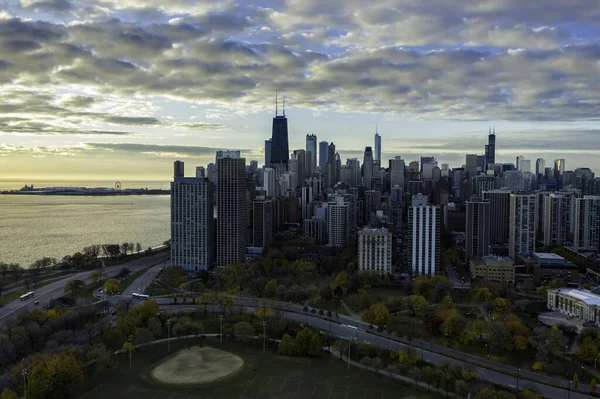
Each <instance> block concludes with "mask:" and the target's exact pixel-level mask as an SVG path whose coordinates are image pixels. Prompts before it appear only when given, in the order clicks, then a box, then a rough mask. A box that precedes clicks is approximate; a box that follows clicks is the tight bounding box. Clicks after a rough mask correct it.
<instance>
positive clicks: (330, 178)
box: [327, 142, 337, 187]
mask: <svg viewBox="0 0 600 399" xmlns="http://www.w3.org/2000/svg"><path fill="white" fill-rule="evenodd" d="M335 183H337V175H336V163H335V144H334V143H333V142H331V143H329V145H328V146H327V185H328V186H330V187H331V186H333V185H334V184H335Z"/></svg>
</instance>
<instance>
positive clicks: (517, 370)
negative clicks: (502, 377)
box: [517, 369, 521, 392]
mask: <svg viewBox="0 0 600 399" xmlns="http://www.w3.org/2000/svg"><path fill="white" fill-rule="evenodd" d="M519 371H521V369H517V392H518V391H519Z"/></svg>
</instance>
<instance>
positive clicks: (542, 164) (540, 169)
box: [535, 158, 546, 178]
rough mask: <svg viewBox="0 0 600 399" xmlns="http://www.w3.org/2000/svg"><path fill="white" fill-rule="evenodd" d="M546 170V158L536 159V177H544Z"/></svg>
mask: <svg viewBox="0 0 600 399" xmlns="http://www.w3.org/2000/svg"><path fill="white" fill-rule="evenodd" d="M545 172H546V161H544V158H538V159H536V161H535V176H536V177H538V178H539V177H540V176H541V177H543V176H544V173H545Z"/></svg>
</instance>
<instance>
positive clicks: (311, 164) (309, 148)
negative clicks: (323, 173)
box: [306, 134, 317, 178]
mask: <svg viewBox="0 0 600 399" xmlns="http://www.w3.org/2000/svg"><path fill="white" fill-rule="evenodd" d="M316 171H317V136H316V135H314V134H307V135H306V177H307V178H309V177H312V175H313V173H315V172H316Z"/></svg>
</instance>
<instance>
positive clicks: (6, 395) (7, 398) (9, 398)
mask: <svg viewBox="0 0 600 399" xmlns="http://www.w3.org/2000/svg"><path fill="white" fill-rule="evenodd" d="M0 399H19V397H18V396H17V394H16V393H14V392H13V391H12V390H11V389H9V388H6V389H5V390H4V391H2V394H1V395H0Z"/></svg>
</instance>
